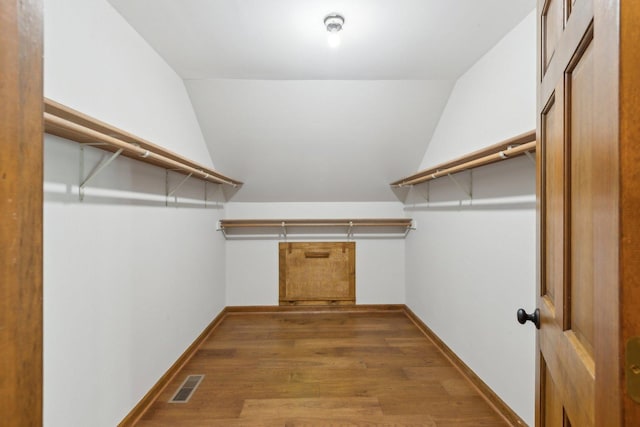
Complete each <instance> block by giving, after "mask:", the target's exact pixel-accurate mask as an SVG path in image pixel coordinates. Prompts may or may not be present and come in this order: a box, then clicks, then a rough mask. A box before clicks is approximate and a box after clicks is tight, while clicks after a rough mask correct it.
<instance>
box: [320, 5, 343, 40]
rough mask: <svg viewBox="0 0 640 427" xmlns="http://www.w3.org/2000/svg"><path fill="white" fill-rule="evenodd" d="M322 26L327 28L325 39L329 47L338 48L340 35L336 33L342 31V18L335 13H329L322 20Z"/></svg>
mask: <svg viewBox="0 0 640 427" xmlns="http://www.w3.org/2000/svg"><path fill="white" fill-rule="evenodd" d="M324 25H325V27H327V31H328V32H329V36H328V37H327V42H328V43H329V46H331V47H338V46H340V35H339V34H338V33H339V32H340V30H342V26H343V25H344V18H343V17H342V16H341V15H338V14H337V13H331V14H329V15H327V16H326V17H325V18H324Z"/></svg>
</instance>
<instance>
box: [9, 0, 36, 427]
mask: <svg viewBox="0 0 640 427" xmlns="http://www.w3.org/2000/svg"><path fill="white" fill-rule="evenodd" d="M0 11H1V13H0V148H1V149H0V215H1V220H0V414H1V415H0V425H2V426H12V427H13V426H39V425H42V194H43V193H42V191H43V190H42V128H43V124H42V55H43V33H42V19H43V18H42V3H41V1H39V0H30V1H20V2H17V1H10V0H0Z"/></svg>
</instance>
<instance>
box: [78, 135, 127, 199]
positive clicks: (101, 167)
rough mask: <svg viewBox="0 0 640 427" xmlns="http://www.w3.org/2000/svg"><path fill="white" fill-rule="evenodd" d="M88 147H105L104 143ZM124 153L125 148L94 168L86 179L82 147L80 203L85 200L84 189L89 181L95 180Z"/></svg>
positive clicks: (81, 149) (82, 146)
mask: <svg viewBox="0 0 640 427" xmlns="http://www.w3.org/2000/svg"><path fill="white" fill-rule="evenodd" d="M86 145H104V144H103V143H95V144H86ZM122 151H124V149H123V148H120V149H119V150H118V151H116V152H115V153H113V154H112V155H111V156H109V157H107V158H106V159H105V158H104V157H103V159H102V160H101V161H100V162H99V163H98V164H97V165H96V166H95V167H94V168H93V170H92V171H91V172H89V175H88V176H87V177H86V178H85V177H84V145H81V146H80V185H79V186H78V197H79V198H80V201H83V200H84V188H85V187H86V186H87V184H88V183H89V181H91V180H92V179H93V178H95V177H96V176H97V175H98V174H99V173H100V172H102V171H103V170H104V169H105V168H106V167H107V166H109V165H110V164H111V162H113V161H114V160H115V159H116V158H118V156H119V155H120V154H122Z"/></svg>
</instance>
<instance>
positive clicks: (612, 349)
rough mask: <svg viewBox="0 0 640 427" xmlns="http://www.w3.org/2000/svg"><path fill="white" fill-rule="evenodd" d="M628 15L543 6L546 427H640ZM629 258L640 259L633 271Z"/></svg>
mask: <svg viewBox="0 0 640 427" xmlns="http://www.w3.org/2000/svg"><path fill="white" fill-rule="evenodd" d="M625 3H626V6H625V7H627V8H629V9H636V12H637V9H638V2H637V1H636V2H635V5H634V4H633V2H631V1H629V0H539V1H538V18H539V19H538V65H539V70H538V76H539V80H538V107H537V112H538V132H539V134H538V138H539V150H538V154H537V155H538V200H539V216H538V218H539V222H538V233H539V242H540V257H539V262H540V269H539V271H540V276H539V283H538V291H539V293H538V300H537V305H538V308H539V310H540V319H541V325H540V326H541V327H540V330H539V333H538V350H539V351H538V359H537V361H538V363H537V369H538V381H537V387H536V388H537V401H536V425H537V426H574V427H589V426H594V425H597V426H619V425H624V424H626V425H640V424H638V422H639V421H640V420H639V419H637V418H635V417H636V416H635V415H633V412H634V411H636V412H637V407H634V406H633V405H632V403H631V400H630V399H629V398H628V396H627V394H626V393H625V391H624V383H625V380H624V379H625V375H624V374H623V368H624V367H623V366H622V365H623V363H621V362H620V361H621V360H623V352H624V350H623V345H624V340H625V337H624V335H625V331H624V329H623V327H622V325H624V324H625V323H626V322H628V321H631V320H632V319H635V323H634V324H635V325H637V324H638V322H637V319H638V318H639V317H638V316H639V315H638V313H637V312H638V311H639V310H638V306H637V305H636V307H635V309H634V308H633V306H632V305H631V304H632V302H631V300H629V301H628V302H627V301H625V300H624V299H621V297H622V295H624V294H630V293H631V292H635V296H636V297H637V296H638V295H637V294H638V291H637V290H635V291H632V290H633V289H634V287H635V289H638V286H637V285H633V283H632V281H631V280H633V281H637V279H635V278H633V279H631V280H628V279H627V278H626V277H629V278H631V277H633V275H631V274H629V273H630V271H635V272H636V274H637V273H638V269H639V267H638V264H640V263H638V262H637V261H638V259H639V258H640V257H639V256H638V250H637V249H635V250H634V249H631V250H630V251H629V249H630V246H631V245H634V246H635V247H636V248H637V247H638V245H637V242H636V243H633V242H632V241H629V240H625V239H623V238H622V235H624V227H625V226H626V227H627V228H626V229H627V230H628V231H629V233H630V234H629V236H631V235H633V233H635V236H638V235H639V234H640V233H638V223H639V221H640V220H639V218H640V215H639V214H638V212H637V211H636V213H635V215H634V214H633V212H632V210H631V206H627V205H628V203H626V200H628V199H625V198H628V197H631V198H632V199H633V200H636V201H637V198H638V195H639V194H640V191H639V189H640V186H639V185H638V184H639V182H638V178H637V176H638V174H637V173H635V174H634V173H631V169H634V168H635V171H637V170H638V169H637V168H638V166H637V163H636V165H633V164H631V163H629V162H628V163H629V164H628V165H627V166H624V164H623V165H622V167H621V159H622V157H620V153H621V152H623V151H625V149H626V150H627V151H632V152H634V153H635V157H636V159H637V158H638V149H637V148H635V147H637V145H638V144H637V141H636V143H635V144H633V143H632V142H631V139H632V138H631V137H630V135H629V137H630V138H628V140H625V138H623V137H622V135H621V134H620V130H621V128H622V127H624V123H625V120H626V121H629V118H626V119H625V117H628V116H629V114H628V113H630V112H632V111H635V112H636V114H637V112H638V108H637V105H638V103H639V102H640V100H639V99H638V96H636V97H635V99H634V100H633V101H631V102H629V103H628V104H629V105H624V103H623V102H622V100H623V99H624V96H623V95H622V94H623V93H624V92H625V90H627V89H631V87H632V86H633V87H634V88H635V90H636V92H635V93H636V94H637V93H638V92H637V89H638V83H637V81H638V77H637V76H638V74H637V73H638V71H637V68H636V69H635V70H634V69H633V67H630V66H629V65H628V64H627V63H624V60H623V58H625V55H627V53H625V49H626V50H627V51H629V53H630V54H631V49H630V46H629V45H628V44H626V43H625V40H624V37H627V39H626V41H631V40H632V39H635V40H634V43H631V44H635V43H637V42H638V41H639V40H638V34H639V33H638V32H637V31H632V32H630V33H629V35H627V36H622V34H623V33H624V31H621V30H620V26H619V24H620V21H619V12H620V10H622V12H623V13H624V12H625V8H624V7H623V8H622V9H620V5H621V4H625ZM636 15H637V13H636ZM636 25H637V23H636ZM636 28H637V27H636ZM619 37H620V39H619ZM634 57H636V58H637V54H635V55H634ZM635 63H636V64H637V63H638V61H637V59H635ZM625 67H626V69H627V70H628V72H629V73H630V74H629V75H628V76H627V79H628V82H627V83H624V82H623V81H622V80H620V76H621V75H622V72H621V70H622V69H625ZM633 75H635V76H636V77H635V78H633V77H630V76H633ZM631 104H634V105H633V106H631ZM636 117H637V116H636ZM637 130H638V128H637V127H636V129H635V132H636V133H635V136H634V137H635V138H636V139H637V136H638V132H637ZM622 162H623V163H624V160H622ZM625 167H626V168H627V169H628V171H629V174H628V176H627V177H625V173H624V172H625ZM625 191H626V195H625ZM635 205H636V207H637V205H638V204H637V203H635ZM625 221H626V222H625ZM625 250H626V251H627V252H631V253H634V254H635V255H634V256H633V257H634V259H635V265H634V263H633V262H629V261H627V262H626V269H625V264H623V262H622V261H623V255H624V253H625ZM625 274H626V276H625ZM636 283H637V282H636ZM636 301H637V299H636ZM628 333H632V332H631V331H629V332H628ZM633 333H638V332H637V329H636V331H635V332H633ZM639 363H640V361H639ZM638 366H640V365H638ZM625 408H627V409H625ZM634 408H635V409H634Z"/></svg>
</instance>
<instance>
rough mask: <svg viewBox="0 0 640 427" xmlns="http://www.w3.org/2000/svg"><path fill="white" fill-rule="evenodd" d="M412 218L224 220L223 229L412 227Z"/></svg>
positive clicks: (221, 224)
mask: <svg viewBox="0 0 640 427" xmlns="http://www.w3.org/2000/svg"><path fill="white" fill-rule="evenodd" d="M411 225H412V220H411V218H381V219H284V220H283V219H222V220H220V228H221V229H230V228H268V227H280V228H281V227H411Z"/></svg>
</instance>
